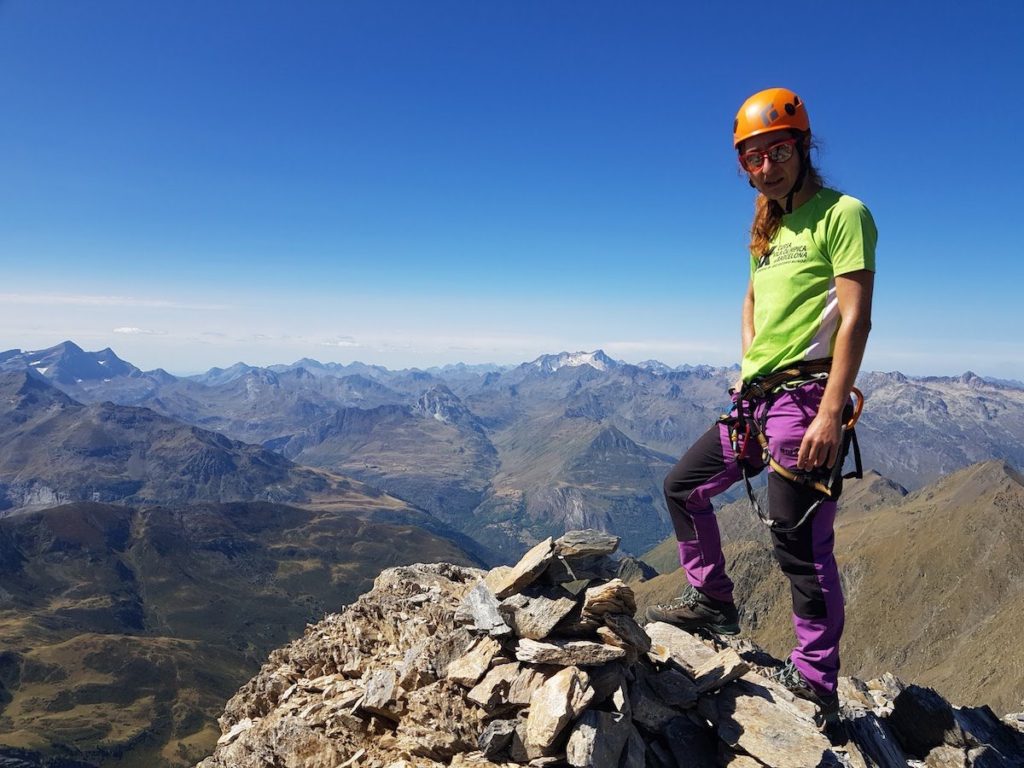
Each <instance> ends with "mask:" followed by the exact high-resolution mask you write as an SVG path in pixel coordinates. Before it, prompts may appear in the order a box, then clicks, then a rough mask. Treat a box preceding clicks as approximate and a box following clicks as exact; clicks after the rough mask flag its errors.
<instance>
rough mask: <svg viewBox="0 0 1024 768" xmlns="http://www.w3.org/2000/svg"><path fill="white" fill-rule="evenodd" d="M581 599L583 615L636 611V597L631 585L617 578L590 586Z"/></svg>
mask: <svg viewBox="0 0 1024 768" xmlns="http://www.w3.org/2000/svg"><path fill="white" fill-rule="evenodd" d="M584 594H585V596H584V599H583V615H584V616H593V617H597V616H601V617H603V616H605V615H606V614H609V613H622V614H627V615H629V616H632V615H633V614H634V613H636V597H635V595H634V594H633V589H632V587H630V586H628V585H627V584H626V583H625V582H623V581H621V580H619V579H612V580H611V581H609V582H607V583H606V584H598V585H597V586H594V587H591V588H590V589H588V590H587V591H586V592H585V593H584Z"/></svg>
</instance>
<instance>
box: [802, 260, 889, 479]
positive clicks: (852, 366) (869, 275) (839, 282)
mask: <svg viewBox="0 0 1024 768" xmlns="http://www.w3.org/2000/svg"><path fill="white" fill-rule="evenodd" d="M874 284H875V273H874V272H871V271H869V270H866V269H861V270H857V271H856V272H849V273H847V274H845V275H839V276H838V277H836V298H837V299H838V301H839V315H840V317H841V318H842V323H841V324H840V326H839V333H838V334H837V336H836V346H835V349H834V350H833V353H832V371H831V373H830V374H829V377H828V384H826V385H825V393H824V395H823V396H822V398H821V406H820V408H819V409H818V415H817V416H815V418H814V421H812V422H811V424H810V426H809V427H808V428H807V432H806V434H805V435H804V439H803V442H802V443H801V444H800V453H799V454H798V456H797V467H799V468H800V469H812V468H814V467H819V466H822V465H824V466H827V467H830V466H832V465H833V464H834V463H835V461H836V458H837V456H838V454H839V447H840V440H841V437H842V432H841V429H840V428H841V427H842V424H843V421H842V419H843V408H844V407H845V405H846V402H847V400H848V399H849V397H850V390H851V389H852V388H853V382H854V381H855V380H856V378H857V372H858V371H859V370H860V363H861V360H862V359H863V358H864V347H865V346H866V345H867V341H868V333H869V331H870V330H871V296H872V293H873V290H874Z"/></svg>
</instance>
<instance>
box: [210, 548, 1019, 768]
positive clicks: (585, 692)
mask: <svg viewBox="0 0 1024 768" xmlns="http://www.w3.org/2000/svg"><path fill="white" fill-rule="evenodd" d="M617 545H618V539H617V538H615V537H612V536H609V535H608V534H605V533H599V532H596V531H575V532H571V533H568V534H566V535H565V536H563V537H562V538H560V539H558V540H552V539H550V538H549V539H546V540H545V541H543V542H541V543H539V544H537V545H536V546H535V547H534V548H533V549H531V550H530V551H529V552H528V553H527V554H526V555H525V556H524V557H523V559H522V560H521V561H520V562H519V563H518V564H516V565H515V566H514V567H500V568H496V569H494V570H491V571H489V572H485V571H482V570H477V569H473V568H465V567H459V566H455V565H449V564H434V565H414V566H407V567H400V568H392V569H388V570H386V571H384V572H382V573H381V575H380V576H379V577H378V578H377V580H376V582H375V584H374V588H373V589H372V590H371V591H370V592H368V593H367V594H364V595H363V596H362V597H360V598H359V599H358V600H357V601H356V602H355V603H353V604H352V605H351V606H349V607H347V608H346V609H345V610H343V611H342V612H341V613H338V614H333V615H330V616H328V617H327V618H326V619H325V620H324V621H322V622H320V623H319V624H316V625H311V626H309V627H308V628H307V630H306V633H305V635H304V636H303V637H302V638H300V639H298V640H296V641H294V642H293V643H292V644H291V645H289V646H288V647H286V648H283V649H279V650H277V651H275V652H273V653H272V654H271V655H270V658H269V660H268V661H267V663H266V664H264V665H263V668H262V669H261V671H260V672H259V674H258V675H257V676H256V677H254V678H253V679H252V680H250V681H249V682H248V683H247V684H246V685H244V686H243V687H242V689H241V690H240V691H239V692H238V693H237V694H236V695H235V696H234V697H233V698H232V699H231V700H230V701H229V702H228V705H227V708H226V710H225V712H224V714H223V716H222V717H221V718H220V726H221V736H220V739H219V741H218V743H217V747H216V750H215V751H214V753H213V754H212V755H211V756H210V757H207V758H206V759H205V760H203V761H202V762H200V763H199V764H198V766H197V768H248V767H250V766H251V767H252V768H256V766H261V767H262V766H268V765H273V766H283V767H287V768H299V767H300V766H301V767H302V768H348V767H350V766H351V767H352V768H434V767H435V766H479V767H481V768H486V767H487V766H490V767H491V768H511V767H512V766H524V765H528V766H574V767H576V768H583V767H585V766H586V767H592V768H644V766H652V767H654V768H677V767H678V768H683V767H688V766H695V767H697V768H703V767H705V766H706V767H707V768H711V767H712V766H728V767H729V768H758V767H759V766H777V767H779V768H808V767H809V766H856V767H857V768H860V767H864V768H868V767H869V766H880V767H882V768H890V767H895V766H922V767H934V768H939V767H943V766H950V767H952V766H957V767H958V768H970V767H972V766H977V767H978V768H987V767H989V766H1024V734H1022V730H1024V715H1011V716H1007V717H1005V718H1003V719H1002V720H1000V719H998V718H997V717H996V716H995V715H994V714H993V713H992V711H991V710H990V709H989V708H988V707H980V708H961V707H956V706H953V705H951V704H950V703H949V702H947V701H945V700H944V699H942V698H941V697H940V696H939V695H938V694H936V693H935V692H934V691H932V690H930V689H927V688H923V687H920V686H916V685H908V684H905V683H903V682H901V681H900V680H898V679H897V678H895V677H893V676H892V675H889V674H883V675H881V676H880V677H879V678H877V679H875V680H872V681H869V682H862V681H860V680H857V679H854V678H842V680H841V685H840V699H841V704H842V715H843V720H842V724H841V726H840V727H838V728H833V729H830V730H829V731H828V732H827V733H822V732H821V731H819V729H818V728H817V727H816V726H815V724H814V707H813V705H811V704H810V703H809V702H806V701H803V700H802V699H799V698H796V697H795V696H794V695H793V694H791V693H790V692H789V691H787V690H786V689H784V688H781V687H779V686H778V685H776V684H775V683H774V682H773V681H772V680H771V679H770V678H769V676H768V673H769V672H770V671H771V669H772V668H774V667H777V666H780V665H781V662H779V661H778V660H776V659H773V658H771V657H770V656H768V655H767V654H766V653H765V652H764V651H762V650H760V649H759V648H757V647H756V646H754V645H752V644H751V643H750V642H749V641H745V640H735V639H731V640H730V641H729V642H728V643H725V642H723V641H722V640H721V639H720V638H716V637H698V636H695V635H692V634H689V633H687V632H684V631H683V630H681V629H678V628H677V627H673V626H671V625H668V624H663V623H653V624H648V625H647V626H646V627H641V626H640V625H639V624H638V623H637V622H636V620H635V619H634V615H633V614H634V612H635V606H636V604H635V600H634V595H633V591H632V589H631V587H630V586H629V584H628V583H626V582H625V581H623V580H622V579H621V578H619V577H618V576H617V574H616V568H617V563H615V562H614V561H613V560H612V559H611V558H610V557H609V556H610V555H611V554H612V552H613V551H614V550H615V549H616V547H617Z"/></svg>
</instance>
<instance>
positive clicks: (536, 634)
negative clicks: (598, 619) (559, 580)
mask: <svg viewBox="0 0 1024 768" xmlns="http://www.w3.org/2000/svg"><path fill="white" fill-rule="evenodd" d="M575 607H576V601H575V600H573V599H572V598H570V597H556V598H549V597H544V596H542V595H538V596H536V597H528V596H527V595H524V594H521V593H520V594H518V595H512V596H511V597H509V598H506V599H505V600H503V601H502V602H501V604H500V605H499V606H498V611H499V612H500V613H501V617H502V618H503V619H504V620H505V623H506V624H508V626H510V627H512V630H513V632H515V634H516V636H517V637H527V638H530V639H531V640H543V639H544V638H545V637H547V636H548V635H549V634H551V631H552V630H553V629H554V628H555V626H556V625H557V624H558V622H560V621H561V620H562V619H564V618H565V617H566V616H567V615H568V614H569V612H570V611H572V609H573V608H575Z"/></svg>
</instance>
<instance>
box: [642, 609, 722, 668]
mask: <svg viewBox="0 0 1024 768" xmlns="http://www.w3.org/2000/svg"><path fill="white" fill-rule="evenodd" d="M644 631H646V632H647V635H648V637H650V638H651V640H652V642H654V643H655V644H657V645H660V646H662V647H664V649H665V651H666V652H667V653H668V656H669V657H670V658H671V659H672V660H673V661H675V662H676V663H677V664H679V666H681V667H682V668H683V669H684V670H686V672H687V673H689V674H690V675H691V676H693V673H694V672H695V671H696V669H697V668H698V667H699V666H700V665H701V664H703V663H705V662H707V661H709V660H710V659H713V658H714V656H715V652H714V651H713V650H711V649H710V648H708V647H707V646H706V645H705V644H704V643H703V642H701V640H700V639H699V638H697V637H695V636H694V635H691V634H690V633H689V632H687V631H685V630H683V629H680V628H679V627H675V626H672V625H671V624H666V623H664V622H661V621H656V622H654V623H652V624H648V625H647V626H645V627H644ZM652 651H653V649H652Z"/></svg>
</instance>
